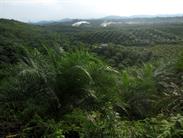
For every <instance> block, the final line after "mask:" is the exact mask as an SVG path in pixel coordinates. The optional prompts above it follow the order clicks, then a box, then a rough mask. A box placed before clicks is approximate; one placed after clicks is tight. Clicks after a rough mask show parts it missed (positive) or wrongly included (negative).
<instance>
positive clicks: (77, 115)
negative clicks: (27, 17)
mask: <svg viewBox="0 0 183 138" xmlns="http://www.w3.org/2000/svg"><path fill="white" fill-rule="evenodd" d="M128 27H129V28H130V27H131V26H128ZM141 27H142V26H141ZM173 27H174V28H176V25H175V26H173ZM173 27H170V28H171V29H170V28H169V27H167V28H166V27H164V28H161V27H160V26H159V30H160V31H164V32H166V31H167V30H168V31H170V30H171V36H173V37H175V38H177V37H179V38H180V39H182V37H181V35H179V34H178V33H177V31H176V30H174V29H172V28H173ZM179 27H180V26H179ZM63 28H64V27H63ZM65 29H67V28H65ZM73 29H78V31H79V32H73V31H70V32H67V33H66V32H65V31H61V32H60V30H59V29H58V30H57V31H56V30H52V29H51V30H50V27H43V26H35V25H30V24H24V23H20V22H17V21H8V20H1V22H0V31H1V33H0V37H1V40H2V41H1V44H0V48H1V52H2V54H1V61H2V62H1V68H0V78H1V79H0V103H1V104H0V137H13V138H14V137H15V138H16V137H35V138H39V137H58V138H64V137H65V138H73V137H74V138H80V137H81V138H122V137H124V138H139V137H140V138H147V137H149V138H157V137H158V138H181V137H182V136H183V131H182V130H183V46H182V43H181V42H180V41H179V40H180V39H175V40H174V41H175V42H173V43H169V42H168V41H162V39H161V43H153V44H149V43H148V44H147V45H139V44H138V43H134V46H127V45H120V44H118V45H117V44H115V43H113V44H112V42H113V41H109V43H107V44H105V45H104V44H102V45H101V42H100V43H95V45H92V44H91V43H89V42H88V41H86V42H83V41H79V40H80V35H81V33H86V32H85V31H86V30H87V29H88V28H81V29H79V28H72V27H70V30H73ZM85 29H86V30H85ZM95 29H97V28H95ZM109 29H111V28H109ZM133 29H134V28H131V29H129V30H128V28H127V30H126V31H125V32H126V33H128V32H130V30H133ZM152 29H153V27H152ZM156 29H158V26H157V28H156ZM101 30H103V29H101ZM122 30H123V29H122ZM137 30H138V29H137ZM142 30H143V29H142ZM142 30H141V29H139V30H138V31H137V32H138V33H141V35H143V31H144V33H145V35H144V36H143V37H144V38H142V37H139V35H137V36H138V37H139V38H138V39H141V40H143V39H145V40H146V39H147V37H149V39H150V38H151V37H150V32H148V29H146V28H145V27H144V30H143V31H142ZM173 30H174V31H173ZM94 31H100V29H97V30H93V31H91V34H92V33H93V32H94ZM113 31H114V34H115V33H116V34H118V31H117V30H115V28H113ZM122 32H123V31H122ZM87 33H88V34H90V31H87ZM100 33H101V32H100ZM169 33H170V32H169ZM169 33H168V34H169ZM17 34H18V35H17ZM147 35H149V36H147ZM116 36H117V37H118V36H119V35H116ZM163 37H164V36H163ZM121 38H122V39H124V38H123V37H122V36H121ZM96 39H98V37H96ZM105 40H106V41H107V40H108V38H105ZM112 40H113V39H112ZM124 40H125V39H124ZM132 40H133V39H132ZM154 40H156V39H154ZM92 41H93V40H92ZM8 42H11V45H10V44H9V43H8ZM129 42H130V40H129ZM32 43H34V44H33V45H32ZM7 47H8V48H9V49H7ZM10 49H11V50H10ZM2 57H3V58H2ZM15 57H16V58H15ZM15 59H16V60H15ZM10 61H11V62H10Z"/></svg>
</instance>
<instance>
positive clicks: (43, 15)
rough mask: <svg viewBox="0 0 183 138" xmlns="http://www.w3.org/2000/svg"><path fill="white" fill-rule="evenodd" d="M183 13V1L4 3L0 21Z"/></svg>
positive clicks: (2, 0)
mask: <svg viewBox="0 0 183 138" xmlns="http://www.w3.org/2000/svg"><path fill="white" fill-rule="evenodd" d="M178 13H183V0H0V18H13V19H16V20H21V21H39V20H59V19H62V18H98V17H103V16H108V15H120V16H130V15H157V14H178Z"/></svg>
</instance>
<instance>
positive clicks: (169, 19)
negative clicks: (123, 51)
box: [36, 14, 183, 27]
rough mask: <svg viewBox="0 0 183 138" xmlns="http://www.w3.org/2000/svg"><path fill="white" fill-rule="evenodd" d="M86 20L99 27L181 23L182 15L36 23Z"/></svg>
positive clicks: (68, 21)
mask: <svg viewBox="0 0 183 138" xmlns="http://www.w3.org/2000/svg"><path fill="white" fill-rule="evenodd" d="M82 21H86V22H89V23H90V27H99V26H101V24H103V23H106V22H113V23H114V24H116V23H115V22H117V24H118V25H119V24H159V23H183V15H181V14H177V15H158V16H156V15H134V16H129V17H125V16H106V17H103V18H98V19H70V18H66V19H62V20H58V21H41V22H37V23H36V24H38V25H66V26H72V25H73V24H75V23H77V22H82ZM111 25H112V24H111Z"/></svg>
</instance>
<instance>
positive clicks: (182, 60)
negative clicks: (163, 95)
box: [176, 52, 183, 71]
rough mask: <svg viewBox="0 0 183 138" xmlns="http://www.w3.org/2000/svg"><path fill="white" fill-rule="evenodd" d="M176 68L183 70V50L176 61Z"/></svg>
mask: <svg viewBox="0 0 183 138" xmlns="http://www.w3.org/2000/svg"><path fill="white" fill-rule="evenodd" d="M176 69H177V70H178V71H183V52H182V53H181V55H180V56H179V58H178V60H177V62H176Z"/></svg>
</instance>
